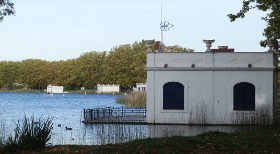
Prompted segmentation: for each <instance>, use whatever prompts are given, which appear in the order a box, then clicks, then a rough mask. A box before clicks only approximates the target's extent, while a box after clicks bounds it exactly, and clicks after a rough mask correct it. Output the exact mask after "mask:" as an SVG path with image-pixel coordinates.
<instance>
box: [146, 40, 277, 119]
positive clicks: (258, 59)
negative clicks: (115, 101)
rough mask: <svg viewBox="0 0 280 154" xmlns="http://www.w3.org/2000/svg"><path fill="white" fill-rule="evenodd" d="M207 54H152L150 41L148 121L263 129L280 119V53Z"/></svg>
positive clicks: (225, 50) (226, 50)
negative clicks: (279, 79) (279, 75)
mask: <svg viewBox="0 0 280 154" xmlns="http://www.w3.org/2000/svg"><path fill="white" fill-rule="evenodd" d="M204 42H205V43H206V44H207V50H206V52H193V53H172V52H168V53H166V52H152V49H151V47H152V43H153V42H152V41H147V47H148V52H147V66H146V69H147V85H148V87H147V122H148V123H170V124H172V123H174V124H175V123H176V124H244V123H246V124H258V123H262V124H263V123H266V124H267V123H269V124H270V123H272V121H273V120H275V115H276V114H275V112H276V111H275V105H276V102H277V68H278V65H277V54H276V53H274V50H273V48H272V47H271V46H270V50H269V51H268V52H234V49H229V48H228V47H227V46H220V47H219V48H218V49H210V47H211V43H213V42H214V40H204Z"/></svg>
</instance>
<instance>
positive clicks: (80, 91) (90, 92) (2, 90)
mask: <svg viewBox="0 0 280 154" xmlns="http://www.w3.org/2000/svg"><path fill="white" fill-rule="evenodd" d="M1 92H8V93H46V91H44V90H38V89H12V90H10V89H6V88H1V89H0V93H1ZM64 94H97V93H96V90H95V89H86V90H69V91H64ZM109 94H111V93H109ZM113 94H123V93H122V92H119V93H113Z"/></svg>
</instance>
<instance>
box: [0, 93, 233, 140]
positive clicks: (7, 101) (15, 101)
mask: <svg viewBox="0 0 280 154" xmlns="http://www.w3.org/2000/svg"><path fill="white" fill-rule="evenodd" d="M117 97H118V95H111V94H86V95H85V94H54V95H53V97H52V96H51V95H46V94H43V93H0V116H1V117H0V122H1V123H2V124H4V126H5V134H11V133H12V132H13V130H14V128H15V124H16V122H17V121H18V119H22V118H23V117H24V115H26V116H27V117H31V116H32V115H34V116H35V119H36V118H37V119H38V118H39V117H40V116H42V117H44V118H46V117H51V118H53V131H52V138H51V140H50V144H51V145H65V144H79V145H93V144H94V145H103V144H109V143H110V144H111V143H112V144H114V143H123V142H128V141H131V140H135V139H143V138H148V137H152V138H155V137H168V136H176V135H177V136H178V135H180V136H193V135H197V134H200V133H203V132H207V131H217V130H219V131H223V132H229V131H232V128H231V127H220V126H219V127H218V126H207V127H201V126H187V125H175V126H174V125H124V124H98V125H97V124H95V125H92V124H87V125H85V124H83V123H82V120H83V117H82V110H83V109H89V108H103V107H122V106H123V105H120V104H117V103H116V102H115V99H116V98H117ZM59 124H61V127H59V126H58V125H59ZM65 127H71V128H72V130H71V131H69V130H66V129H65Z"/></svg>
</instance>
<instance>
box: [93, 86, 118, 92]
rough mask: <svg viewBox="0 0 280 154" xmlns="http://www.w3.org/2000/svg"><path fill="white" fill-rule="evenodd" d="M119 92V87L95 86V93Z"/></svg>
mask: <svg viewBox="0 0 280 154" xmlns="http://www.w3.org/2000/svg"><path fill="white" fill-rule="evenodd" d="M115 92H120V86H119V85H114V84H113V85H109V84H107V85H106V84H97V93H115Z"/></svg>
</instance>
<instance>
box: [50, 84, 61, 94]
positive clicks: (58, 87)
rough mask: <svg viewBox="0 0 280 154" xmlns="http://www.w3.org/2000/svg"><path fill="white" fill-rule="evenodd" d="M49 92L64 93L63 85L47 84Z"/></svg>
mask: <svg viewBox="0 0 280 154" xmlns="http://www.w3.org/2000/svg"><path fill="white" fill-rule="evenodd" d="M47 93H52V94H56V93H63V86H51V85H49V86H47Z"/></svg>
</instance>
